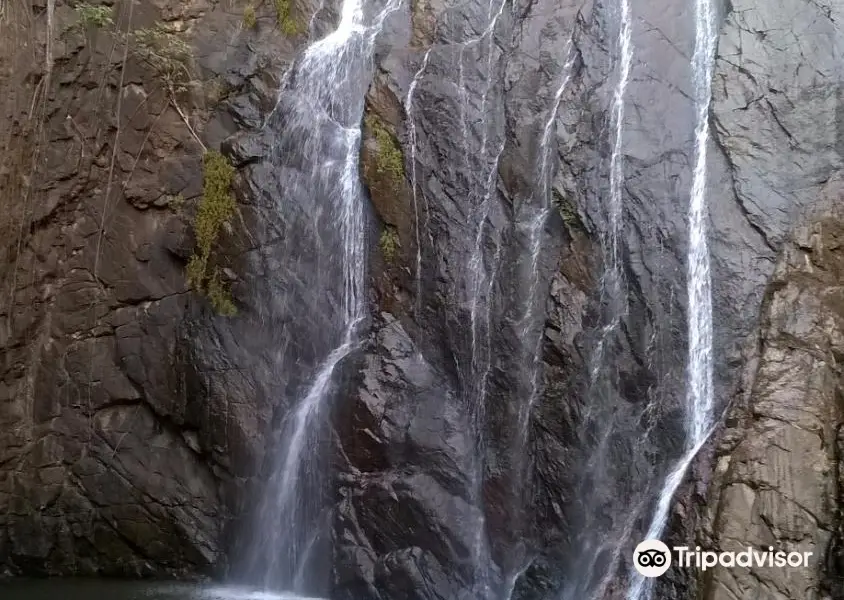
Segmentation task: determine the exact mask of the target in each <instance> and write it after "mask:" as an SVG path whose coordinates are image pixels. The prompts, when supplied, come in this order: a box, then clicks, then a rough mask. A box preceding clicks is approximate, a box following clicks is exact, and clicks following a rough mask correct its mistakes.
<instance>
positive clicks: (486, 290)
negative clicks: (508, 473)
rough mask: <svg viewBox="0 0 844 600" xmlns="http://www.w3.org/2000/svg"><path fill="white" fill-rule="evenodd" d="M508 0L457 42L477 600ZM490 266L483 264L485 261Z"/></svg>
mask: <svg viewBox="0 0 844 600" xmlns="http://www.w3.org/2000/svg"><path fill="white" fill-rule="evenodd" d="M506 4H507V0H500V2H499V3H498V5H497V10H496V4H495V1H494V0H492V1H490V4H489V9H488V12H487V21H488V25H487V27H486V29H484V31H483V32H482V33H481V35H479V36H477V37H475V38H472V39H470V40H467V41H465V42H463V43H462V44H460V51H459V53H458V57H459V61H460V64H459V68H458V87H459V98H460V120H461V127H462V134H463V143H464V151H465V152H464V155H465V157H466V165H465V170H466V173H467V174H471V173H473V172H475V169H474V168H473V167H472V166H471V164H470V162H469V157H470V156H475V157H476V158H477V160H478V163H479V167H480V168H479V169H478V170H477V171H478V172H479V173H480V181H481V182H482V183H481V184H480V185H475V184H474V181H473V180H472V179H471V178H470V179H469V199H470V203H471V205H472V212H471V217H470V223H472V224H474V225H475V227H476V230H475V236H474V245H473V247H472V251H471V255H470V257H469V261H468V264H467V265H466V281H467V290H468V303H469V320H470V324H469V325H470V351H471V358H470V365H469V366H470V369H469V373H468V376H465V377H463V382H464V386H465V395H466V399H467V404H468V407H469V412H470V415H471V422H472V428H473V433H474V436H475V444H476V450H475V452H474V455H473V457H472V460H473V463H474V464H473V465H472V478H473V481H472V482H471V484H472V493H473V496H474V498H473V500H474V503H475V505H476V506H477V507H478V508H479V509H480V512H479V514H478V520H477V523H475V524H474V531H475V541H474V546H473V548H472V563H473V565H474V580H475V581H474V595H475V597H476V598H479V599H481V600H483V599H487V598H491V597H492V596H491V594H492V587H491V578H492V577H491V568H492V557H491V556H490V552H489V546H488V541H487V534H486V518H485V515H484V511H483V493H482V487H483V478H484V460H483V456H484V453H485V441H484V426H485V418H486V406H485V405H486V395H487V383H488V378H489V373H490V370H491V368H492V353H491V348H490V345H491V331H490V319H491V300H492V290H493V286H494V284H495V278H496V276H497V272H498V265H499V263H500V259H501V241H500V240H497V241H495V251H494V254H493V256H492V257H491V259H490V260H489V261H487V260H486V259H487V256H486V252H485V242H486V239H487V233H488V232H487V229H488V228H487V221H488V219H489V215H490V209H491V204H492V199H493V196H494V194H493V192H494V190H495V182H496V178H497V176H498V163H499V160H500V158H501V154H502V153H503V151H504V138H503V136H502V139H501V143H500V145H499V147H498V149H497V151H496V152H495V155H494V156H493V157H492V161H490V160H489V145H490V144H489V137H490V136H489V133H490V129H489V128H490V123H489V121H490V120H489V119H488V115H487V105H488V102H489V94H490V92H491V91H492V85H493V81H494V80H495V77H494V74H493V72H492V71H493V69H492V67H493V44H494V37H495V29H496V26H497V24H498V21H499V19H500V18H501V15H502V14H503V12H504V7H505V6H506ZM484 40H487V41H488V44H487V48H486V54H487V56H486V73H485V76H486V78H485V84H484V86H483V91H482V93H481V99H480V109H479V119H478V122H480V123H481V126H482V130H481V140H480V147H479V149H478V151H477V153H475V152H473V151H472V150H471V148H470V145H469V141H470V128H469V121H468V119H467V106H468V94H467V89H466V81H465V71H464V56H465V52H466V50H467V49H468V48H469V47H471V46H473V45H475V44H480V43H482V42H483V41H484ZM492 122H494V120H492ZM487 262H489V264H488V265H487V264H486V263H487Z"/></svg>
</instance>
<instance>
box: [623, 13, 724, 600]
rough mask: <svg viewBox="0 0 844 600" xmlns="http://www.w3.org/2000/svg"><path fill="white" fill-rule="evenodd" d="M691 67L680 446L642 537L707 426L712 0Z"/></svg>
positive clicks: (632, 598) (638, 586)
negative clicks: (693, 114) (693, 113)
mask: <svg viewBox="0 0 844 600" xmlns="http://www.w3.org/2000/svg"><path fill="white" fill-rule="evenodd" d="M695 16H696V27H695V53H694V57H693V58H692V69H693V71H694V84H695V101H696V105H697V123H696V125H695V167H694V173H693V177H692V190H691V198H690V201H689V204H690V206H689V253H688V264H687V277H688V281H687V286H688V325H689V360H688V366H687V387H686V422H685V428H686V451H685V453H684V454H683V456H682V457H681V458H680V460H679V462H678V463H677V465H676V466H675V467H674V469H672V471H671V472H670V473H669V474H668V477H667V478H666V480H665V483H664V484H663V488H662V490H661V493H660V496H659V502H658V503H657V509H656V512H655V514H654V516H653V519H652V521H651V525H650V527H649V528H648V532H647V535H646V538H645V539H658V538H659V537H661V536H662V534H663V532H664V530H665V525H666V521H667V519H668V512H669V509H670V507H671V502H672V499H673V497H674V493H675V492H676V491H677V488H678V487H679V486H680V484H681V483H682V481H683V477H684V476H685V474H686V470H687V469H688V468H689V465H690V464H691V463H692V460H694V457H695V455H696V454H697V453H698V451H700V449H701V447H702V446H703V445H704V444H705V443H706V440H707V438H708V437H709V435H710V433H711V432H712V429H713V414H712V412H713V388H712V381H713V364H712V276H711V273H710V258H709V246H708V240H707V227H706V218H707V211H706V151H707V145H708V143H709V103H710V101H711V97H712V70H713V63H714V60H715V47H716V43H717V39H718V38H717V29H716V26H715V11H714V8H713V6H712V0H696V2H695ZM652 585H653V580H651V579H647V580H646V579H645V578H644V577H642V576H641V575H639V574H638V573H637V574H635V575H634V576H633V578H632V581H631V584H630V588H629V589H628V592H627V600H649V598H650V597H651V593H652Z"/></svg>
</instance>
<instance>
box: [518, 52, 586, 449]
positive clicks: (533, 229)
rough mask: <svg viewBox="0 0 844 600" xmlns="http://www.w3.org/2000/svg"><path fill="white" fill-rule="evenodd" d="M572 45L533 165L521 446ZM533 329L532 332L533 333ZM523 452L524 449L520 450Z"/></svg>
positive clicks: (537, 351)
mask: <svg viewBox="0 0 844 600" xmlns="http://www.w3.org/2000/svg"><path fill="white" fill-rule="evenodd" d="M572 49H573V44H572V41H571V39H570V40H569V42H568V44H567V45H566V57H567V58H566V62H565V64H564V65H563V72H562V75H561V77H560V84H559V86H558V87H557V91H556V92H555V94H554V101H553V103H552V105H551V109H550V110H549V111H548V118H547V119H546V121H545V126H544V127H543V129H542V138H541V140H540V143H539V163H538V165H537V172H536V179H535V183H536V186H537V187H538V188H539V200H540V206H539V210H538V212H537V213H536V215H535V216H534V217H533V219H531V220H530V223H529V225H528V239H529V242H528V248H529V249H530V275H529V279H530V283H529V284H528V294H527V299H526V301H525V311H524V313H523V314H522V317H521V319H520V320H519V323H520V325H521V334H522V340H525V341H527V340H533V341H532V342H528V343H525V344H524V346H523V347H524V349H525V350H526V351H527V352H526V354H527V356H526V357H525V360H524V362H526V363H527V364H528V370H529V373H530V376H529V379H530V384H529V393H528V397H527V401H526V402H524V403H523V404H522V405H521V406H520V407H519V441H520V444H521V445H524V443H525V442H526V440H527V428H528V424H529V419H530V413H531V411H532V409H533V405H534V404H535V403H536V401H537V399H538V397H539V393H540V391H541V390H540V387H541V386H540V377H541V375H542V369H541V366H540V364H541V361H542V335H543V332H544V327H543V324H544V320H545V311H544V310H543V308H544V307H543V305H542V303H541V302H540V300H541V298H540V289H539V288H540V272H539V257H540V254H541V252H542V239H543V235H542V234H543V232H544V230H545V224H546V223H547V221H548V217H549V215H550V214H551V209H552V206H553V204H552V202H551V172H550V164H549V159H550V156H551V148H552V143H551V142H552V141H553V140H552V136H553V134H554V132H555V130H556V128H555V124H556V122H557V112H558V111H559V108H560V102H561V101H562V98H563V92H565V91H566V87H567V86H568V84H569V81H570V80H571V70H572V67H573V66H574V60H575V58H576V53H575V52H573V51H572ZM534 329H536V331H533V330H534ZM521 451H522V452H523V451H524V449H523V448H522V449H521Z"/></svg>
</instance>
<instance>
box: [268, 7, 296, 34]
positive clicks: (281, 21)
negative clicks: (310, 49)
mask: <svg viewBox="0 0 844 600" xmlns="http://www.w3.org/2000/svg"><path fill="white" fill-rule="evenodd" d="M274 4H275V14H276V18H277V19H278V27H279V29H281V32H282V33H283V34H284V35H290V36H292V35H296V34H297V33H299V29H300V28H299V23H297V22H296V19H294V18H293V15H292V13H291V7H290V0H274Z"/></svg>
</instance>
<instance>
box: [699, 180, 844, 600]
mask: <svg viewBox="0 0 844 600" xmlns="http://www.w3.org/2000/svg"><path fill="white" fill-rule="evenodd" d="M842 192H844V188H843V187H842V185H841V183H840V181H837V180H836V181H835V182H834V183H831V184H830V186H828V189H827V194H828V198H827V200H828V204H829V206H828V208H827V209H826V210H824V211H821V212H820V214H816V215H815V216H814V217H813V218H811V219H810V220H809V221H808V223H806V224H804V225H801V226H800V227H798V228H797V230H796V232H795V234H794V236H793V238H792V240H790V241H789V243H787V244H786V245H785V247H784V249H783V253H782V255H781V257H780V259H779V260H778V263H777V267H776V270H775V272H774V275H773V277H772V278H771V281H770V284H769V287H768V293H767V295H766V298H765V301H764V309H763V311H762V325H761V331H760V342H759V343H760V358H759V363H758V367H757V369H756V373H755V379H754V382H753V386H752V388H751V390H750V394H749V401H748V402H747V403H746V404H741V405H737V406H736V408H735V409H734V410H733V411H732V412H731V414H730V415H729V417H728V419H727V426H726V429H725V431H724V433H723V439H724V442H723V445H722V446H721V447H720V448H719V449H718V451H717V456H716V461H715V473H714V478H713V481H712V483H711V496H710V501H709V503H708V505H707V511H706V534H707V536H708V538H707V539H708V540H710V541H711V543H712V544H713V546H712V547H715V548H718V549H720V550H724V551H740V550H745V549H746V548H747V547H748V546H752V547H754V548H761V549H767V547H768V546H774V547H775V548H776V549H778V550H779V549H782V550H786V551H795V552H801V553H802V552H811V553H812V559H811V562H810V565H809V566H808V568H805V569H795V568H791V569H782V568H780V569H773V568H756V567H753V568H749V569H748V568H741V567H738V568H734V569H726V568H722V567H719V568H715V569H714V570H713V571H712V572H711V574H708V575H707V576H706V577H704V578H703V579H702V585H703V593H702V595H701V596H700V597H701V598H705V599H707V600H726V599H732V598H766V599H768V598H769V599H771V600H774V599H777V600H780V599H783V600H784V599H787V598H807V599H821V598H839V597H841V594H842V593H844V588H842V581H841V577H840V573H841V571H840V568H841V564H840V561H841V550H840V548H841V526H842V523H841V515H840V510H839V509H838V508H837V507H838V506H839V502H840V501H841V498H842V489H843V488H842V481H841V480H840V473H841V459H842V454H841V450H842V446H841V426H842V423H844V413H842V408H844V406H842V403H841V400H842V395H841V394H842V388H841V385H842V371H841V358H842V353H843V352H844V329H842V327H844V285H843V284H844V222H842V220H841V214H842V212H841V211H842V207H844V203H842V198H844V196H842Z"/></svg>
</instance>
